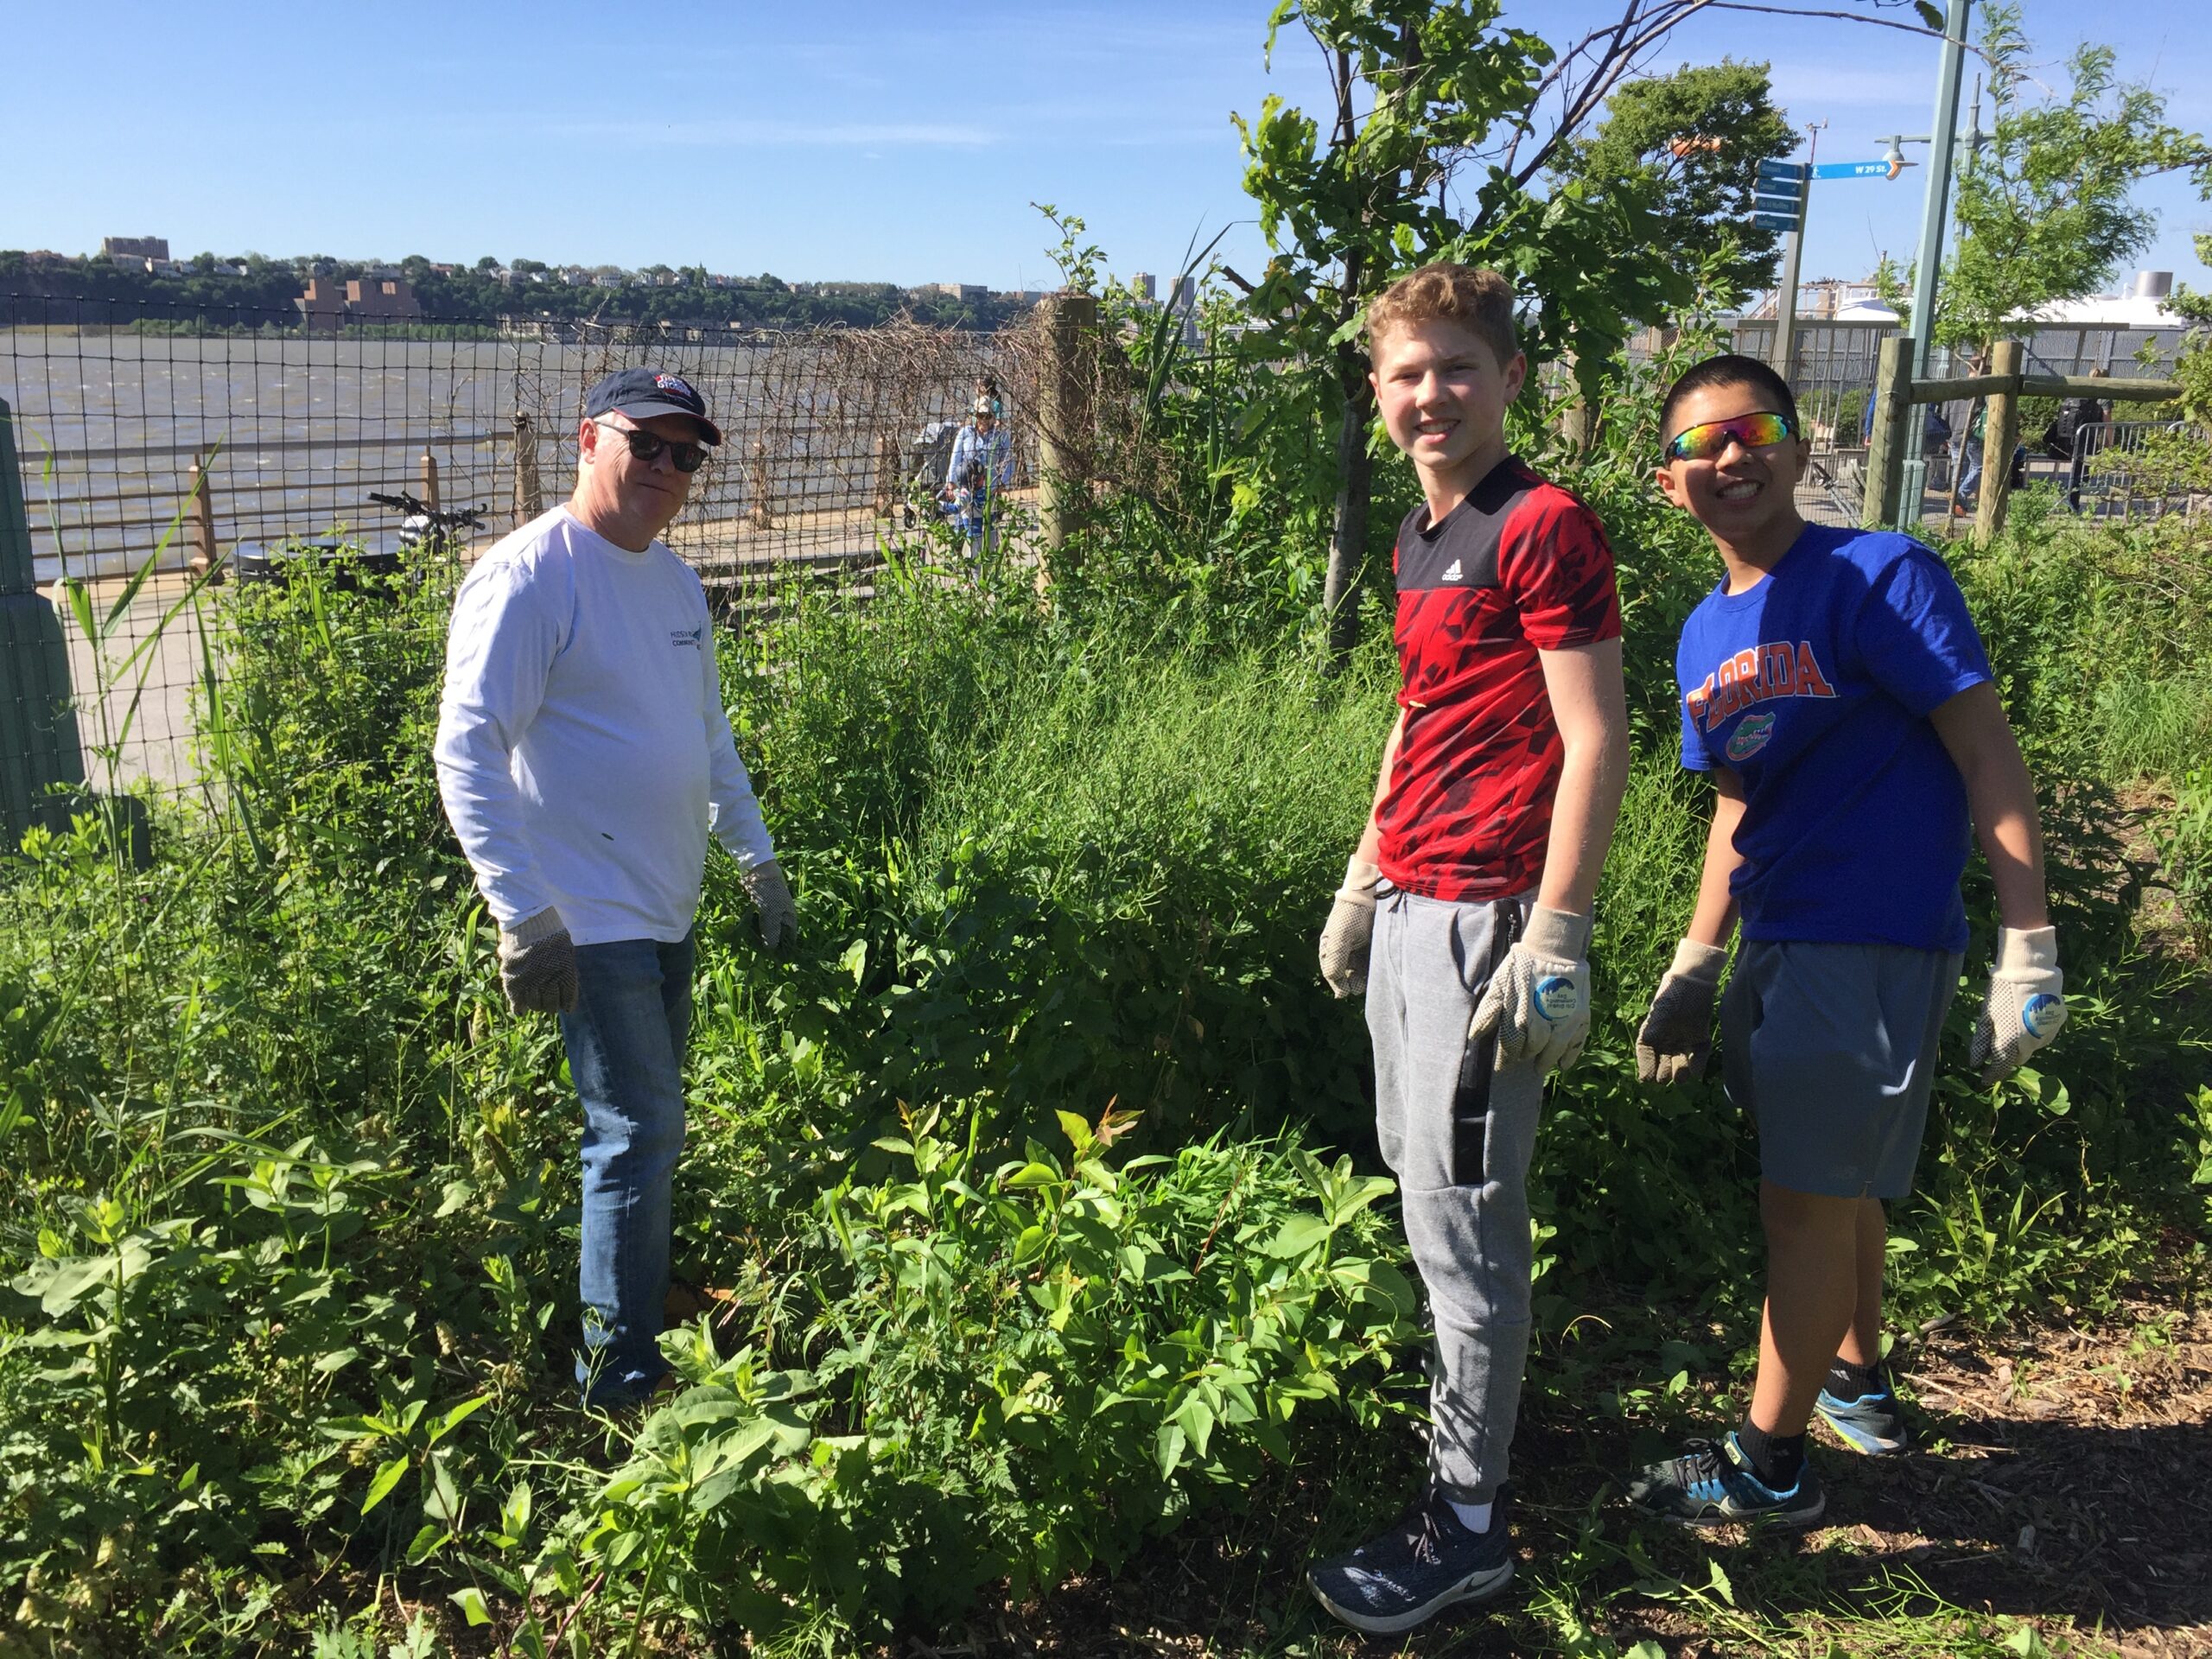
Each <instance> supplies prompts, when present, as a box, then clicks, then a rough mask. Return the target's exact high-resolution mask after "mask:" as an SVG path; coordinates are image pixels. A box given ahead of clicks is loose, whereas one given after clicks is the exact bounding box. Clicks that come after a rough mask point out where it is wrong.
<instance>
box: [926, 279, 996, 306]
mask: <svg viewBox="0 0 2212 1659" xmlns="http://www.w3.org/2000/svg"><path fill="white" fill-rule="evenodd" d="M922 292H924V293H925V294H941V295H943V296H944V297H945V298H946V299H948V300H958V301H959V302H961V303H962V304H963V305H980V304H982V302H984V301H985V300H987V299H988V298H990V296H991V290H990V289H988V288H986V287H984V286H983V284H982V283H924V284H923V287H922Z"/></svg>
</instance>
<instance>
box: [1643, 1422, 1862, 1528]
mask: <svg viewBox="0 0 2212 1659" xmlns="http://www.w3.org/2000/svg"><path fill="white" fill-rule="evenodd" d="M1628 1501H1629V1502H1630V1503H1632V1504H1634V1505H1635V1506H1636V1507H1637V1509H1639V1510H1643V1512H1644V1513H1645V1514H1647V1515H1651V1516H1657V1517H1658V1518H1659V1519H1660V1520H1662V1521H1669V1522H1673V1523H1674V1524H1675V1525H1676V1526H1681V1527H1717V1526H1721V1525H1725V1524H1726V1523H1729V1522H1745V1521H1764V1522H1768V1523H1769V1524H1770V1525H1773V1526H1777V1527H1809V1526H1811V1525H1812V1524H1813V1523H1814V1522H1815V1521H1818V1520H1819V1519H1820V1518H1821V1512H1822V1511H1823V1510H1826V1509H1827V1503H1828V1501H1827V1494H1825V1493H1824V1492H1822V1491H1821V1482H1820V1478H1819V1477H1818V1476H1817V1475H1815V1474H1814V1472H1813V1465H1812V1460H1811V1459H1806V1461H1805V1462H1803V1463H1802V1464H1800V1465H1798V1469H1797V1484H1796V1485H1794V1486H1792V1487H1791V1488H1790V1489H1789V1491H1785V1492H1777V1491H1775V1490H1774V1489H1773V1488H1772V1487H1770V1486H1769V1485H1768V1484H1766V1483H1765V1482H1764V1481H1763V1480H1761V1479H1760V1478H1758V1473H1757V1472H1756V1471H1754V1470H1753V1469H1752V1467H1751V1459H1750V1458H1749V1457H1747V1456H1746V1455H1745V1452H1744V1448H1743V1447H1742V1446H1739V1445H1738V1444H1737V1441H1736V1436H1735V1435H1734V1433H1730V1434H1729V1436H1728V1438H1727V1439H1726V1440H1721V1441H1719V1442H1718V1443H1717V1444H1716V1443H1715V1442H1713V1441H1712V1440H1692V1441H1691V1442H1690V1443H1689V1449H1688V1451H1686V1452H1684V1453H1683V1454H1682V1455H1681V1457H1679V1458H1669V1459H1667V1461H1666V1462H1664V1463H1655V1464H1653V1465H1651V1466H1650V1467H1649V1468H1648V1469H1646V1470H1644V1471H1643V1472H1642V1473H1641V1474H1639V1475H1637V1478H1635V1479H1634V1480H1631V1481H1630V1482H1629V1484H1628Z"/></svg>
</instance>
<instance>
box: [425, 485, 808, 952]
mask: <svg viewBox="0 0 2212 1659" xmlns="http://www.w3.org/2000/svg"><path fill="white" fill-rule="evenodd" d="M435 753H436V760H437V768H438V792H439V794H440V795H441V796H442V798H443V799H444V801H445V808H446V817H448V819H450V820H451V822H452V823H453V827H454V834H456V835H457V836H460V838H461V850H462V851H463V852H465V853H466V854H467V855H468V861H469V863H470V865H471V866H472V867H474V869H475V872H476V885H477V887H478V889H479V890H480V892H481V893H483V895H484V901H485V904H486V907H488V908H489V909H490V911H491V912H492V914H493V917H494V918H496V919H497V920H498V921H499V925H501V926H502V927H510V928H511V927H512V926H513V925H515V924H516V923H518V922H520V921H524V920H526V919H527V918H531V917H532V916H535V915H537V913H538V912H541V911H543V910H545V909H547V908H548V907H550V908H553V909H555V910H557V911H558V912H560V916H561V919H562V921H563V923H564V924H566V925H567V927H568V929H569V935H570V937H571V938H574V939H575V942H576V943H577V944H604V943H606V942H607V941H608V940H613V939H639V938H645V939H657V940H659V941H661V942H663V943H664V944H673V943H675V942H676V941H677V940H678V939H681V938H683V936H684V934H685V933H686V932H688V931H690V926H691V920H692V917H693V914H694V913H695V912H696V911H697V909H698V906H699V885H700V880H701V878H702V874H703V872H704V870H705V866H706V856H707V837H708V836H709V834H712V835H713V836H714V837H715V839H716V840H717V841H719V842H721V843H722V845H723V846H724V847H726V848H728V849H729V852H730V854H731V855H732V856H733V857H734V858H735V859H736V860H737V861H738V863H739V865H740V866H741V867H742V868H748V869H749V868H752V867H753V866H754V865H757V864H764V863H766V862H767V861H769V860H771V859H772V858H773V857H775V855H776V852H775V848H774V847H773V845H772V844H771V842H769V839H768V832H767V830H766V828H765V827H764V826H763V825H762V823H761V822H760V805H759V804H758V803H757V802H756V801H755V800H754V799H753V781H752V779H750V778H749V777H747V775H746V771H745V766H744V763H743V762H741V760H739V759H738V758H737V747H736V745H735V744H734V742H732V741H731V738H730V729H729V716H728V714H726V713H725V712H724V710H723V709H722V699H721V681H720V679H719V678H718V677H717V676H716V674H715V641H714V629H713V626H712V624H711V622H710V620H709V617H708V614H707V597H706V593H705V590H704V589H703V588H701V586H700V585H699V578H698V576H697V575H696V574H695V573H694V572H693V571H692V569H691V568H690V566H689V565H687V564H685V563H683V561H682V560H681V559H679V558H677V556H675V555H674V554H673V553H671V552H670V551H669V550H668V549H667V548H666V547H664V546H663V545H662V544H661V543H658V542H655V543H653V544H652V546H651V547H649V548H647V549H646V550H645V551H644V552H642V553H632V552H629V551H628V550H625V549H623V548H620V547H617V546H615V545H614V543H612V542H610V541H608V540H607V538H606V537H603V536H601V535H599V534H597V533H596V532H594V531H591V530H589V529H587V528H586V527H585V526H584V524H582V521H580V520H579V519H577V518H575V515H574V514H572V513H571V512H569V510H568V509H567V508H566V507H565V506H563V507H556V508H554V509H553V510H552V511H551V512H547V513H544V514H542V515H541V516H539V517H538V518H534V519H532V520H531V522H530V523H529V524H524V526H523V527H522V528H521V529H520V530H518V531H515V532H514V533H513V534H512V535H511V536H509V537H505V539H504V540H502V541H501V542H499V543H498V545H496V546H494V547H493V549H492V550H490V551H489V552H488V553H486V554H485V555H484V556H483V557H482V558H480V560H478V561H477V563H476V567H475V569H473V570H471V571H470V572H469V573H468V578H467V581H465V582H462V583H461V594H460V596H459V598H458V599H456V600H455V601H454V612H453V623H452V627H451V630H450V632H448V635H447V639H446V679H445V691H444V695H443V696H442V698H441V700H440V702H439V708H438V737H437V747H436V752H435Z"/></svg>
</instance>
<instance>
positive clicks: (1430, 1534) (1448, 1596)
mask: <svg viewBox="0 0 2212 1659" xmlns="http://www.w3.org/2000/svg"><path fill="white" fill-rule="evenodd" d="M1506 1503H1507V1500H1506V1496H1505V1494H1504V1493H1503V1492H1502V1491H1501V1492H1500V1493H1499V1494H1498V1495H1497V1500H1496V1501H1495V1503H1494V1504H1493V1505H1492V1507H1491V1517H1490V1530H1489V1531H1487V1532H1470V1531H1469V1530H1468V1529H1467V1528H1466V1526H1465V1524H1464V1523H1463V1522H1461V1521H1460V1519H1459V1516H1457V1515H1455V1514H1454V1513H1453V1512H1452V1505H1451V1503H1450V1501H1449V1500H1448V1499H1446V1497H1445V1496H1444V1494H1443V1493H1441V1492H1440V1491H1437V1490H1436V1489H1435V1488H1434V1487H1431V1488H1430V1489H1429V1490H1428V1491H1427V1493H1426V1494H1424V1495H1423V1496H1422V1497H1421V1499H1420V1500H1419V1501H1418V1502H1417V1503H1414V1506H1413V1507H1412V1508H1411V1509H1409V1510H1407V1511H1406V1513H1405V1515H1404V1516H1403V1517H1402V1519H1401V1520H1400V1521H1399V1522H1398V1524H1397V1525H1396V1526H1395V1527H1393V1528H1391V1529H1389V1531H1388V1532H1386V1533H1383V1535H1381V1536H1380V1537H1377V1538H1370V1539H1369V1540H1368V1541H1366V1542H1365V1543H1363V1544H1362V1545H1361V1546H1360V1547H1359V1548H1357V1549H1355V1550H1353V1551H1352V1552H1351V1554H1349V1555H1338V1556H1334V1557H1332V1558H1331V1559H1330V1560H1325V1561H1316V1562H1314V1563H1313V1566H1311V1567H1307V1568H1306V1586H1307V1588H1309V1589H1311V1590H1312V1591H1313V1598H1314V1599H1315V1600H1317V1601H1319V1603H1320V1604H1321V1605H1323V1606H1324V1607H1325V1608H1327V1609H1328V1610H1329V1611H1331V1612H1332V1613H1333V1614H1335V1615H1336V1616H1337V1617H1338V1618H1340V1619H1342V1620H1343V1621H1344V1623H1345V1624H1349V1625H1351V1627H1352V1629H1354V1630H1365V1631H1367V1632H1369V1633H1370V1635H1376V1636H1387V1635H1391V1634H1394V1633H1395V1632H1397V1631H1399V1630H1411V1629H1413V1627H1414V1625H1416V1624H1421V1623H1423V1622H1424V1621H1425V1620H1427V1619H1429V1618H1433V1617H1434V1616H1435V1615H1436V1614H1437V1613H1439V1612H1440V1611H1443V1610H1444V1609H1445V1608H1446V1607H1449V1606H1451V1605H1452V1604H1453V1603H1455V1602H1461V1601H1482V1600H1484V1599H1487V1598H1489V1597H1491V1596H1494V1595H1496V1594H1497V1593H1498V1592H1499V1591H1501V1590H1503V1589H1504V1588H1505V1586H1507V1584H1509V1583H1510V1582H1511V1581H1512V1578H1513V1532H1512V1529H1511V1528H1510V1526H1509V1525H1508V1524H1507V1520H1506Z"/></svg>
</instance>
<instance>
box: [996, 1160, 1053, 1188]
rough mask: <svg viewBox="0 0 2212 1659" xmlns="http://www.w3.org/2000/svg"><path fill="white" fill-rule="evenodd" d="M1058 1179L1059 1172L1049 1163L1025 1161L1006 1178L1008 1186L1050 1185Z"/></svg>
mask: <svg viewBox="0 0 2212 1659" xmlns="http://www.w3.org/2000/svg"><path fill="white" fill-rule="evenodd" d="M1058 1179H1060V1172H1059V1171H1058V1170H1057V1169H1054V1168H1053V1167H1052V1166H1051V1165H1050V1164H1039V1163H1027V1164H1024V1165H1023V1166H1021V1167H1020V1169H1017V1170H1015V1171H1014V1173H1013V1174H1011V1175H1009V1176H1007V1178H1006V1184H1007V1185H1008V1186H1051V1185H1053V1184H1054V1183H1056V1182H1057V1181H1058Z"/></svg>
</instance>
